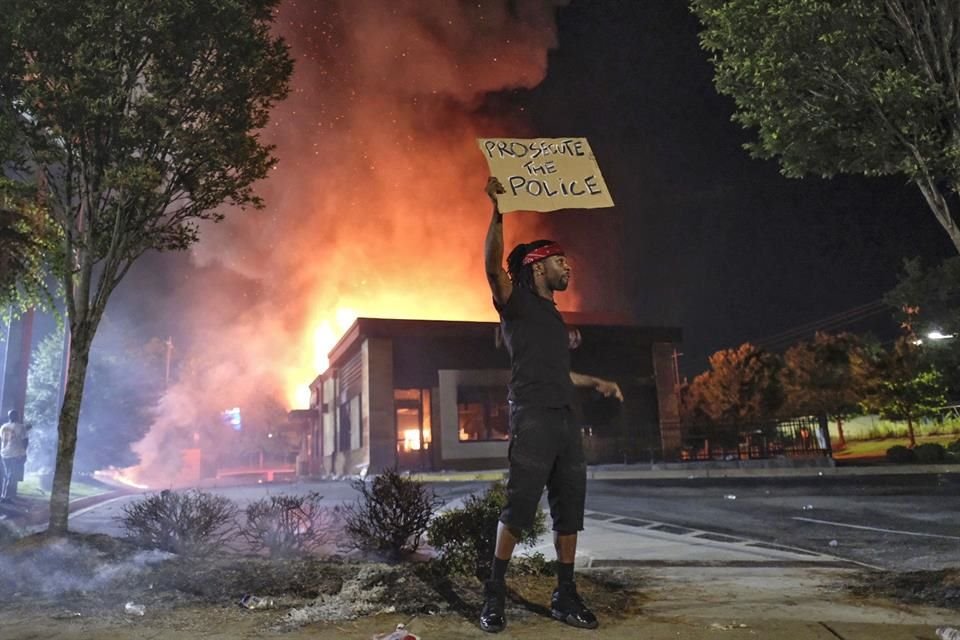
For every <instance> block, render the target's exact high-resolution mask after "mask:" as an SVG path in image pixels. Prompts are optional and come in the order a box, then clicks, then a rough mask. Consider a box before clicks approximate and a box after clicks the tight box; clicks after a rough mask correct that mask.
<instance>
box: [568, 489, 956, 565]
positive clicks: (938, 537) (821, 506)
mask: <svg viewBox="0 0 960 640" xmlns="http://www.w3.org/2000/svg"><path fill="white" fill-rule="evenodd" d="M732 496H735V498H733V497H732ZM587 502H588V506H589V507H590V508H592V509H595V510H597V511H603V512H609V513H616V514H618V515H625V516H632V517H637V518H645V519H650V520H658V521H661V522H669V523H671V524H677V525H681V526H687V527H694V528H697V529H705V530H709V531H716V532H718V533H728V534H732V535H738V536H742V537H746V538H753V539H757V540H762V541H766V542H773V543H777V544H784V545H789V546H795V547H800V548H804V549H809V550H811V551H817V552H820V553H828V554H831V555H835V556H839V557H841V558H845V559H849V560H855V561H857V562H862V563H866V564H869V565H872V566H878V567H882V568H885V569H896V570H923V569H939V568H944V567H958V566H960V474H953V475H946V474H945V475H935V474H930V475H917V476H879V477H851V476H846V477H844V476H831V477H826V476H824V477H815V478H803V479H800V478H795V479H783V480H779V479H769V478H763V479H759V478H758V479H727V480H721V479H710V480H690V481H688V482H682V481H669V482H668V481H650V480H644V481H640V480H624V481H596V482H594V483H592V484H591V486H590V494H589V497H588V499H587ZM832 541H835V544H831V542H832Z"/></svg>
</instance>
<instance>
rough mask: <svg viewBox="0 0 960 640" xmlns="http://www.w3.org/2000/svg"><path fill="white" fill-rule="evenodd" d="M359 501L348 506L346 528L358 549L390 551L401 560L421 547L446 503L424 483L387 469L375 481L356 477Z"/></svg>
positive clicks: (395, 558)
mask: <svg viewBox="0 0 960 640" xmlns="http://www.w3.org/2000/svg"><path fill="white" fill-rule="evenodd" d="M352 484H353V488H354V489H356V490H357V491H359V492H360V498H359V499H358V500H357V502H356V504H353V505H350V506H347V507H345V508H344V523H345V526H344V529H345V530H346V532H347V533H348V534H349V535H351V536H352V537H353V540H351V541H350V545H351V546H353V547H355V548H358V549H366V550H372V551H383V552H386V553H387V554H388V556H389V558H390V559H391V560H394V561H396V560H399V559H400V558H401V557H403V556H404V555H407V554H410V553H413V552H414V551H416V550H417V549H418V548H419V546H420V537H421V536H422V535H423V533H424V532H425V531H426V530H427V525H428V524H429V523H430V518H432V517H433V512H434V510H435V509H436V508H437V507H439V506H440V505H441V504H443V503H442V501H441V500H439V499H438V498H437V497H436V495H435V494H434V493H433V490H432V489H430V488H429V487H427V486H426V485H425V484H423V483H422V482H417V481H416V480H411V479H410V478H406V477H403V476H401V475H400V474H399V473H398V472H397V470H396V469H395V468H394V469H387V470H386V471H384V472H383V473H381V474H380V475H378V476H376V477H375V478H374V479H373V480H372V481H370V482H367V481H365V480H362V479H361V480H354V481H353V483H352Z"/></svg>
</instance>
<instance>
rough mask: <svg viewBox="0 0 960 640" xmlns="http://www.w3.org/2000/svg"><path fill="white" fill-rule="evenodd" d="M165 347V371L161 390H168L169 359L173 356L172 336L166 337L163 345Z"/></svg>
mask: <svg viewBox="0 0 960 640" xmlns="http://www.w3.org/2000/svg"><path fill="white" fill-rule="evenodd" d="M164 344H166V345H167V371H166V374H165V375H164V377H163V388H164V389H169V388H170V357H171V356H172V355H173V336H167V341H166V342H165V343H164Z"/></svg>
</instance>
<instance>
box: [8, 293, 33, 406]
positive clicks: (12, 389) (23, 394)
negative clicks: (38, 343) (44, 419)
mask: <svg viewBox="0 0 960 640" xmlns="http://www.w3.org/2000/svg"><path fill="white" fill-rule="evenodd" d="M11 316H12V314H11ZM32 342H33V309H28V310H27V311H25V312H24V313H23V314H22V315H21V316H20V317H18V318H13V317H11V320H10V324H9V325H8V326H7V335H6V340H5V341H4V352H3V360H2V361H0V410H2V412H3V415H4V416H5V415H6V412H7V411H9V410H10V409H16V410H17V411H18V412H19V413H20V416H21V419H22V417H23V415H24V411H23V410H24V405H25V404H26V401H27V373H28V372H29V371H30V355H31V352H32Z"/></svg>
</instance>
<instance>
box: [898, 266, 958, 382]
mask: <svg viewBox="0 0 960 640" xmlns="http://www.w3.org/2000/svg"><path fill="white" fill-rule="evenodd" d="M884 301H885V302H886V303H887V304H888V305H890V307H892V308H893V309H895V312H896V317H897V319H898V320H899V321H900V324H901V325H902V326H903V327H904V328H906V329H908V330H909V331H911V332H912V333H914V334H916V337H917V339H919V340H922V348H921V349H920V352H919V355H920V358H921V360H922V362H924V363H925V364H926V365H928V366H931V367H934V368H936V369H937V370H938V371H940V372H941V373H942V374H943V380H944V384H946V386H947V390H948V393H949V395H950V397H951V398H953V399H958V400H960V257H954V258H948V259H947V260H944V261H943V263H941V264H940V265H938V266H936V267H932V268H928V269H924V267H923V265H922V264H921V262H920V260H919V259H913V260H907V261H906V262H905V263H904V270H903V273H902V274H901V275H900V278H899V282H898V283H897V286H896V287H894V288H893V289H892V290H890V291H889V292H887V294H886V295H885V296H884ZM934 331H938V332H940V334H942V335H944V336H953V337H951V338H941V339H932V338H930V337H929V335H930V333H931V332H934Z"/></svg>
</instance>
